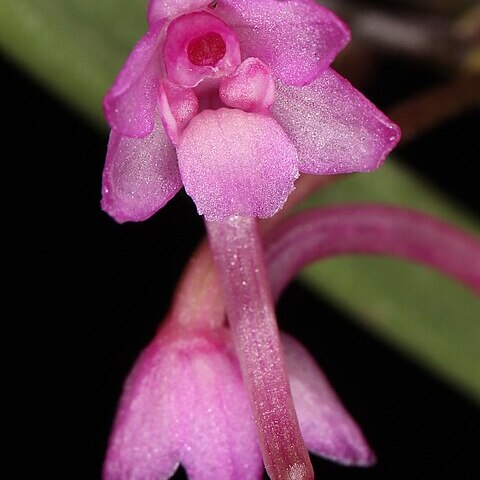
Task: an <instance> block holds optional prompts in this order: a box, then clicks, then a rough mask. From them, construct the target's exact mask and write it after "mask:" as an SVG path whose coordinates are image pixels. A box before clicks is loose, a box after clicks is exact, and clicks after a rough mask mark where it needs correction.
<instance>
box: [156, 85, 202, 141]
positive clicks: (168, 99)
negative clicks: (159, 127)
mask: <svg viewBox="0 0 480 480" xmlns="http://www.w3.org/2000/svg"><path fill="white" fill-rule="evenodd" d="M159 107H160V115H161V118H162V123H163V127H164V128H165V131H166V133H167V135H168V137H169V138H170V140H171V141H172V143H173V144H174V145H177V143H178V138H179V135H180V134H181V132H182V131H183V129H184V128H185V127H186V125H187V124H188V122H189V121H190V120H191V119H192V118H193V117H194V116H195V115H196V114H197V113H198V98H197V96H196V95H195V92H194V91H193V89H191V88H182V87H179V86H178V85H175V84H173V83H170V82H166V81H164V82H161V84H160V95H159Z"/></svg>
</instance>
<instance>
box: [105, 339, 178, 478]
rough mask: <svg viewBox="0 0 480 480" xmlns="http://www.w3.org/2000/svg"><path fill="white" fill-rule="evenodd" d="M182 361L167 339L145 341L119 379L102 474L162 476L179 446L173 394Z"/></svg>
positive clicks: (174, 466)
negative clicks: (119, 395)
mask: <svg viewBox="0 0 480 480" xmlns="http://www.w3.org/2000/svg"><path fill="white" fill-rule="evenodd" d="M182 367H183V365H182V362H180V361H179V358H178V355H176V352H175V351H173V350H172V349H171V348H170V346H169V345H168V344H167V343H163V344H159V343H158V342H155V343H153V344H151V345H150V346H149V347H148V348H147V349H146V350H145V351H144V352H143V353H142V355H141V356H140V358H139V359H138V361H137V363H136V365H135V367H134V369H133V370H132V372H131V374H130V375H129V377H128V379H127V382H126V384H125V388H124V392H123V395H122V399H121V402H120V406H119V408H118V411H117V417H116V419H115V424H114V427H113V430H112V434H111V437H110V442H109V447H108V452H107V456H106V459H105V463H104V469H103V478H104V480H126V479H128V480H166V479H168V478H170V477H171V476H172V475H173V473H174V472H175V470H176V469H177V467H178V464H179V461H180V454H181V450H182V448H183V445H182V438H181V436H180V435H179V432H181V431H182V429H183V424H182V423H181V422H182V412H181V411H180V406H179V405H178V403H177V400H178V397H179V395H178V394H176V389H177V383H178V378H179V376H181V375H182Z"/></svg>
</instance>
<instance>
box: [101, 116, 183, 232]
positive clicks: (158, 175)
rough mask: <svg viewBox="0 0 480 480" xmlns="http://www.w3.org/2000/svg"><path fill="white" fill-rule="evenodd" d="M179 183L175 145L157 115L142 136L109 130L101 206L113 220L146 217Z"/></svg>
mask: <svg viewBox="0 0 480 480" xmlns="http://www.w3.org/2000/svg"><path fill="white" fill-rule="evenodd" d="M181 187H182V182H181V179H180V173H179V171H178V165H177V160H176V154H175V149H174V147H173V144H172V142H171V141H170V139H169V138H168V137H167V135H166V133H165V131H164V129H163V127H162V123H161V121H160V120H159V119H157V122H156V124H155V128H154V130H153V132H152V133H151V134H150V135H149V136H148V137H145V138H130V137H125V136H123V135H120V134H118V133H116V132H115V130H112V131H111V132H110V140H109V142H108V150H107V160H106V162H105V168H104V170H103V179H102V194H103V197H102V208H103V210H104V211H105V212H107V213H108V214H109V215H111V216H112V217H113V218H114V219H115V220H116V221H117V222H119V223H123V222H126V221H141V220H146V219H147V218H149V217H150V216H152V215H153V214H154V213H155V212H156V211H158V210H159V209H160V208H162V207H163V206H164V205H165V204H166V203H167V202H168V201H169V200H170V199H171V198H172V197H173V196H174V195H175V194H176V193H177V192H178V190H180V188H181Z"/></svg>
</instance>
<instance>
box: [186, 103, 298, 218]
mask: <svg viewBox="0 0 480 480" xmlns="http://www.w3.org/2000/svg"><path fill="white" fill-rule="evenodd" d="M232 140H235V141H232ZM177 154H178V163H179V167H180V172H181V176H182V180H183V184H184V186H185V190H186V191H187V193H188V194H189V195H190V196H191V197H192V198H193V200H194V202H195V204H196V206H197V209H198V212H199V213H200V214H203V215H205V217H206V218H207V219H208V220H222V219H226V218H227V217H229V216H231V215H240V216H246V217H252V216H256V217H269V216H272V215H274V214H275V213H276V212H277V211H278V210H279V209H280V208H281V207H282V205H283V204H284V202H285V200H286V199H287V197H288V195H289V194H290V192H291V191H292V190H293V188H294V186H293V183H294V181H295V179H296V178H297V176H298V170H297V162H298V159H297V153H296V150H295V148H294V147H293V145H292V143H291V142H290V140H289V139H288V137H287V136H286V135H285V133H284V132H283V130H282V129H281V128H280V126H279V125H278V124H277V123H276V122H275V121H274V120H273V119H272V118H271V117H268V116H266V115H261V114H257V113H246V112H243V111H241V110H234V109H226V108H221V109H219V110H215V111H214V110H204V111H203V112H201V113H199V114H198V115H196V116H195V117H194V118H193V119H192V120H191V122H190V123H189V124H188V126H187V128H186V129H185V131H184V133H183V136H182V138H181V139H180V142H179V145H178V149H177Z"/></svg>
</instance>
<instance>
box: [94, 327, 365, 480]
mask: <svg viewBox="0 0 480 480" xmlns="http://www.w3.org/2000/svg"><path fill="white" fill-rule="evenodd" d="M282 343H283V346H284V348H285V354H286V357H285V358H286V364H287V370H288V372H289V377H290V383H291V388H292V393H293V398H294V401H295V405H296V408H297V410H298V417H299V423H300V428H301V430H302V433H303V435H304V437H305V441H306V444H307V446H308V447H309V448H310V450H312V452H314V453H316V454H318V455H322V456H324V457H327V458H330V459H333V460H336V461H338V462H340V463H343V464H348V465H351V464H353V465H369V464H371V463H372V462H373V461H374V456H373V453H372V452H371V451H370V449H369V447H368V445H367V444H366V442H365V440H364V438H363V436H362V434H361V432H360V430H359V428H358V427H357V425H356V424H355V422H354V421H353V420H352V419H351V418H350V416H349V415H348V413H347V412H346V411H345V409H344V407H343V406H342V405H341V403H340V401H339V400H338V398H337V397H336V395H335V393H334V392H333V390H332V388H331V387H330V385H329V384H328V381H327V380H326V378H325V376H324V375H323V373H322V372H321V371H320V370H319V369H318V367H317V366H316V365H315V363H314V361H313V359H312V358H311V357H310V355H309V354H308V353H307V352H306V351H305V349H304V348H303V347H302V346H301V345H300V344H299V343H298V342H296V341H295V340H294V339H293V338H291V337H288V336H287V335H282ZM180 463H181V464H182V465H183V467H184V468H185V470H186V471H187V474H188V477H189V479H191V480H200V479H201V480H210V479H211V480H217V479H219V478H222V479H225V480H259V479H260V478H262V475H263V464H262V457H261V454H260V448H259V446H258V442H257V437H256V431H255V426H254V423H253V417H252V413H251V410H250V404H249V401H248V397H247V392H246V390H245V387H244V385H243V382H242V377H241V373H240V367H239V365H238V360H237V357H236V355H235V352H234V348H233V344H232V339H231V335H230V333H229V330H227V329H226V328H224V327H220V328H216V329H210V330H208V329H207V330H188V329H185V328H182V329H178V328H176V327H173V328H172V325H171V324H170V325H168V324H167V325H166V328H165V327H164V328H163V329H162V330H160V332H159V334H158V335H157V337H156V338H155V339H154V341H153V342H152V343H151V344H150V346H148V348H147V349H146V350H145V351H144V352H143V353H142V355H141V356H140V358H139V359H138V361H137V363H136V365H135V367H134V369H133V371H132V372H131V374H130V376H129V378H128V380H127V382H126V385H125V389H124V393H123V396H122V399H121V402H120V406H119V409H118V412H117V418H116V421H115V425H114V428H113V431H112V435H111V438H110V445H109V449H108V453H107V457H106V461H105V464H104V477H103V478H104V480H125V479H128V480H166V479H168V478H170V477H171V476H172V475H173V474H174V472H175V470H176V469H177V468H178V465H179V464H180Z"/></svg>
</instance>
